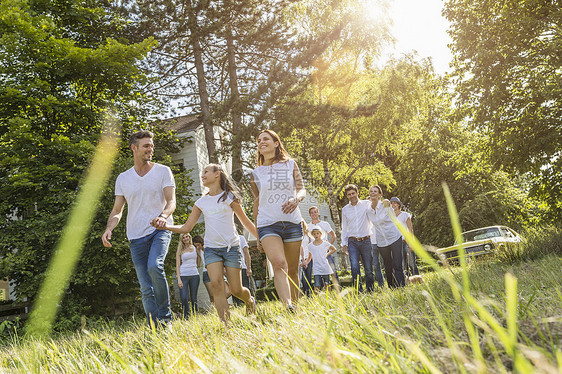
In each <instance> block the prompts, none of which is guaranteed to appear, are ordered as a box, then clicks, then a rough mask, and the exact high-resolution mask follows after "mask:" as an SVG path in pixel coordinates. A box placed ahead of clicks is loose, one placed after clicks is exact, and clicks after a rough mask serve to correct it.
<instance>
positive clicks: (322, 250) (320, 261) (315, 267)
mask: <svg viewBox="0 0 562 374" xmlns="http://www.w3.org/2000/svg"><path fill="white" fill-rule="evenodd" d="M330 245H331V244H330V243H328V242H326V241H322V244H320V245H315V244H314V242H311V243H310V244H309V245H308V250H309V251H310V253H311V254H312V261H313V262H312V273H313V274H314V275H330V274H332V272H333V271H332V267H331V266H330V263H329V262H328V259H327V258H326V255H327V254H328V251H329V250H330Z"/></svg>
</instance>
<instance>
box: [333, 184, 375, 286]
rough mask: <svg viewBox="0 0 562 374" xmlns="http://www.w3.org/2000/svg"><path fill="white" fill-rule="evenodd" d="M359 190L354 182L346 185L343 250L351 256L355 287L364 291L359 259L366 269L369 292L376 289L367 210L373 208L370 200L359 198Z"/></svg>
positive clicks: (342, 214)
mask: <svg viewBox="0 0 562 374" xmlns="http://www.w3.org/2000/svg"><path fill="white" fill-rule="evenodd" d="M358 194H359V190H358V189H357V186H356V185H354V184H348V185H347V186H345V195H346V196H347V199H348V200H349V203H348V204H347V205H346V206H344V207H343V209H342V211H341V216H342V219H341V222H342V229H341V242H342V245H343V252H344V253H345V254H346V255H348V256H349V262H350V263H351V278H352V279H353V288H355V289H356V290H358V291H362V290H363V287H362V285H361V280H360V272H361V268H360V265H359V260H360V259H361V261H362V262H363V268H364V269H365V286H366V288H367V291H368V292H372V291H373V289H374V283H375V277H374V276H373V258H372V255H371V250H372V247H371V224H370V223H369V218H368V217H367V212H368V211H369V210H370V209H371V202H370V201H369V200H359V195H358Z"/></svg>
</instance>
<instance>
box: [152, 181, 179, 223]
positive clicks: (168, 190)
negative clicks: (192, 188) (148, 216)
mask: <svg viewBox="0 0 562 374" xmlns="http://www.w3.org/2000/svg"><path fill="white" fill-rule="evenodd" d="M163 191H164V199H166V206H164V209H163V210H162V213H160V215H159V216H158V217H156V218H154V219H153V220H152V221H151V222H150V224H151V225H152V226H154V227H156V228H157V229H162V228H164V227H165V226H166V220H167V219H168V217H170V216H171V215H172V214H173V213H174V211H175V210H176V188H175V187H174V186H168V187H164V190H163Z"/></svg>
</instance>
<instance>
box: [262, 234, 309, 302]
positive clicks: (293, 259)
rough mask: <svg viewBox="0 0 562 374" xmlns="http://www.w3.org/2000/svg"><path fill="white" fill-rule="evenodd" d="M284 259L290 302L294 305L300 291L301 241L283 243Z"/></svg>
mask: <svg viewBox="0 0 562 374" xmlns="http://www.w3.org/2000/svg"><path fill="white" fill-rule="evenodd" d="M266 239H267V238H266ZM283 244H284V250H285V259H286V261H287V268H288V275H289V278H290V279H289V287H290V289H291V300H292V301H293V303H296V302H297V301H298V300H299V297H300V294H301V290H300V283H299V281H300V279H299V259H300V251H301V241H300V240H299V241H298V242H285V243H283Z"/></svg>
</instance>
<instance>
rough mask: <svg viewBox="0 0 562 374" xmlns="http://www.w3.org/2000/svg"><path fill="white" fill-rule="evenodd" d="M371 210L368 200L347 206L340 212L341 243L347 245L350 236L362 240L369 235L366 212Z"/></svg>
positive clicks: (369, 226)
mask: <svg viewBox="0 0 562 374" xmlns="http://www.w3.org/2000/svg"><path fill="white" fill-rule="evenodd" d="M370 209H371V202H370V201H369V200H359V201H358V202H357V204H355V205H351V203H349V204H347V205H346V206H344V207H343V209H342V210H341V243H342V245H347V241H348V239H349V237H350V236H355V237H356V238H363V237H365V236H369V235H370V234H371V223H370V222H369V219H368V218H367V211H368V210H370Z"/></svg>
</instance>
